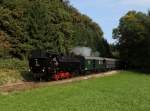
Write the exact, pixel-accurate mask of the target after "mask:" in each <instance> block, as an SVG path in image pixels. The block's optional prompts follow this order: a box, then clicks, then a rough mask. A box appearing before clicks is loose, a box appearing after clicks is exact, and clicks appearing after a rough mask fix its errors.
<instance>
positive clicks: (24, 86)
mask: <svg viewBox="0 0 150 111" xmlns="http://www.w3.org/2000/svg"><path fill="white" fill-rule="evenodd" d="M117 72H119V70H114V71H109V72H103V73H98V74H91V75H86V76H79V77H74V78H70V79H64V80H59V81H49V82H18V83H13V84H6V85H2V86H0V92H13V91H25V90H31V89H34V88H39V87H45V86H48V85H57V84H64V83H70V82H75V81H81V80H85V79H91V78H98V77H104V76H111V75H114V74H117Z"/></svg>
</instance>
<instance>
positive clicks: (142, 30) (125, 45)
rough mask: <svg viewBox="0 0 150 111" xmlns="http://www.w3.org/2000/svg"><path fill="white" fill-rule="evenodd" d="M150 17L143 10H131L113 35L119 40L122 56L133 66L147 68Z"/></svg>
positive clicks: (149, 60)
mask: <svg viewBox="0 0 150 111" xmlns="http://www.w3.org/2000/svg"><path fill="white" fill-rule="evenodd" d="M149 26H150V22H149V17H148V15H146V14H144V13H142V12H136V11H129V12H128V13H127V14H126V15H125V16H123V17H122V18H121V19H120V23H119V26H118V28H116V29H114V30H113V37H114V38H115V39H117V40H118V46H119V53H120V57H121V58H122V59H124V60H125V61H128V62H129V64H130V66H131V67H134V68H140V69H147V68H148V67H149V62H150V59H149V56H150V53H149V52H150V45H149V43H150V38H149V34H150V32H149V31H148V30H149V28H148V27H149Z"/></svg>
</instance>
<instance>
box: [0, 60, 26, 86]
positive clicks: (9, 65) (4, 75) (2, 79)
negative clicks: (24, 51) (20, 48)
mask: <svg viewBox="0 0 150 111" xmlns="http://www.w3.org/2000/svg"><path fill="white" fill-rule="evenodd" d="M27 66H28V65H27V61H25V60H19V59H0V85H3V84H6V83H13V82H16V81H20V80H23V79H24V77H23V73H25V71H27V69H28V67H27Z"/></svg>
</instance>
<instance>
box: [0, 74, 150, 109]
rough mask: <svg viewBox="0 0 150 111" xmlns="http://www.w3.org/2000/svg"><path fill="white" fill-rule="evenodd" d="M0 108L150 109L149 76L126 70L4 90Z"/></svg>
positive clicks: (1, 95) (0, 97)
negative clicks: (18, 89) (15, 89)
mask: <svg viewBox="0 0 150 111" xmlns="http://www.w3.org/2000/svg"><path fill="white" fill-rule="evenodd" d="M0 111H150V75H148V74H143V73H137V72H130V71H123V72H120V73H118V74H116V75H113V76H109V77H102V78H97V79H89V80H83V81H80V82H73V83H67V84H60V85H49V86H47V87H44V88H39V89H32V90H27V91H24V92H12V93H2V92H1V93H0Z"/></svg>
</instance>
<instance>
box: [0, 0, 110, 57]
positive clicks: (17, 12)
mask: <svg viewBox="0 0 150 111" xmlns="http://www.w3.org/2000/svg"><path fill="white" fill-rule="evenodd" d="M76 46H87V47H90V48H92V49H93V50H94V51H99V52H100V54H101V56H107V57H109V56H111V53H110V49H109V45H108V43H107V41H106V40H105V39H104V38H103V31H102V29H101V28H100V26H99V25H98V24H97V23H95V22H93V21H92V19H90V18H89V17H88V16H86V15H84V14H81V13H79V11H78V10H77V9H76V8H74V7H73V6H71V5H70V4H69V1H67V0H1V1H0V57H6V56H9V57H16V58H20V59H23V58H26V57H27V55H28V53H29V52H30V51H31V50H32V49H49V50H52V51H55V52H61V53H66V54H67V53H69V51H70V50H71V49H72V48H73V47H76Z"/></svg>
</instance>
